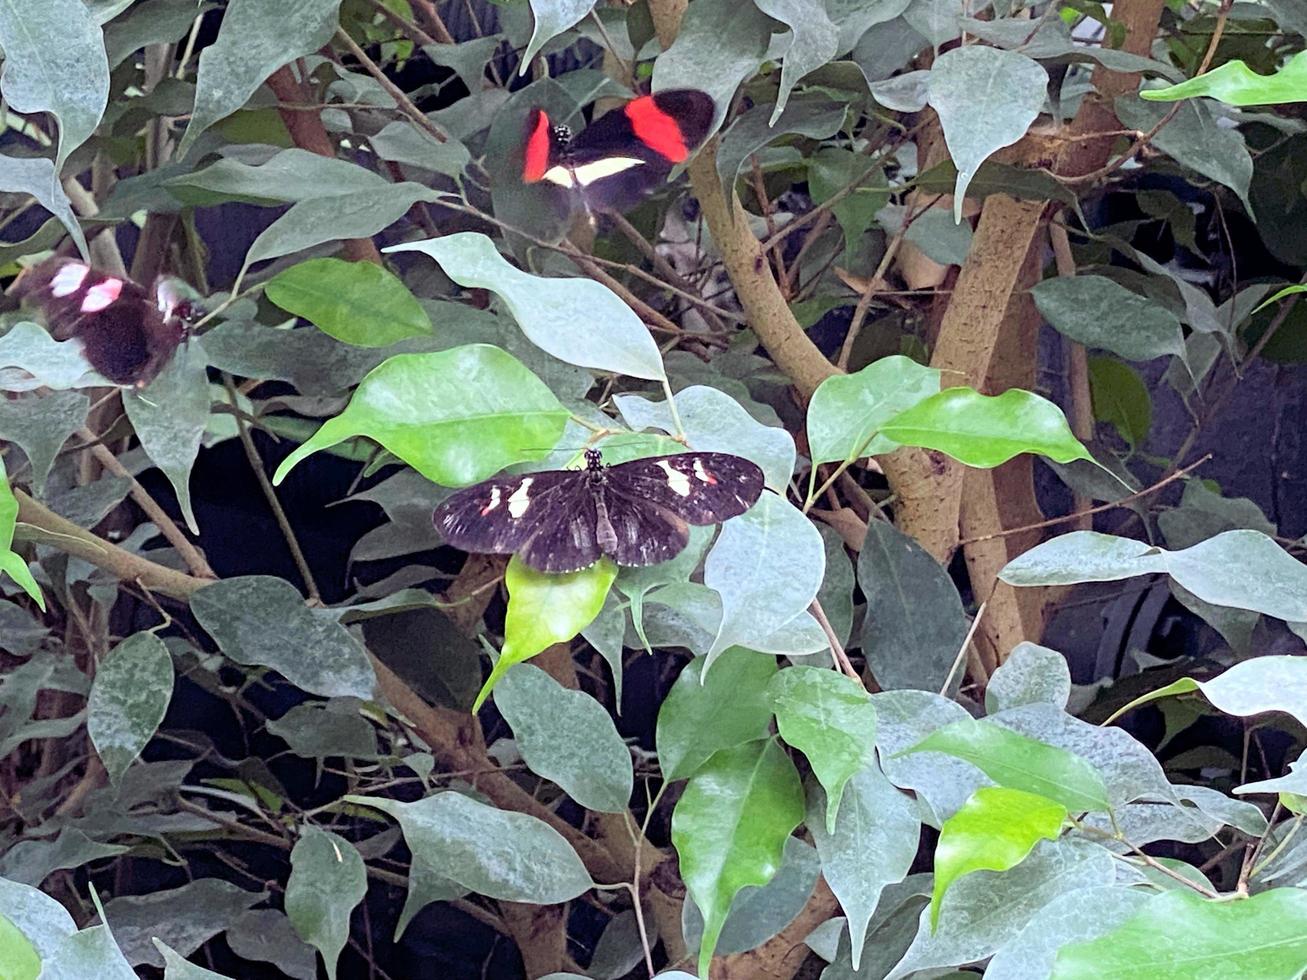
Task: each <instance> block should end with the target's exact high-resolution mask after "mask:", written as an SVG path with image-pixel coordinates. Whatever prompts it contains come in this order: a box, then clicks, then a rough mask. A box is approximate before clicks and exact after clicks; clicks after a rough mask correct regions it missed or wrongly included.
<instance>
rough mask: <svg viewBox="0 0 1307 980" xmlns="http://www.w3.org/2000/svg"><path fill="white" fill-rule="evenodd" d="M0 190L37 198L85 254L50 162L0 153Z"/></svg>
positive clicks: (17, 0)
mask: <svg viewBox="0 0 1307 980" xmlns="http://www.w3.org/2000/svg"><path fill="white" fill-rule="evenodd" d="M72 2H77V0H72ZM20 4H21V0H9V2H8V4H7V6H8V7H10V8H13V7H17V6H19V5H20ZM0 191H10V192H12V193H16V194H30V195H32V197H34V198H36V203H37V204H39V205H41V207H43V208H45V209H46V210H47V211H49V212H50V213H51V214H52V215H54V216H55V217H56V218H58V219H59V221H60V222H61V223H62V224H63V226H64V227H65V228H67V229H68V234H69V235H71V236H72V238H73V241H74V242H76V243H77V247H78V249H79V250H81V253H82V254H83V255H86V254H87V248H86V236H85V235H84V234H83V233H82V226H81V225H79V224H78V223H77V218H76V216H75V215H74V214H73V205H72V202H71V201H69V200H68V195H67V194H66V193H65V192H64V189H63V185H62V184H60V183H59V177H58V175H57V174H56V173H55V169H54V161H53V160H47V159H46V158H45V157H11V156H6V155H4V154H0ZM42 333H44V331H42ZM48 336H49V335H48V334H47V337H48ZM85 369H86V363H85V361H83V362H82V370H83V371H84V370H85Z"/></svg>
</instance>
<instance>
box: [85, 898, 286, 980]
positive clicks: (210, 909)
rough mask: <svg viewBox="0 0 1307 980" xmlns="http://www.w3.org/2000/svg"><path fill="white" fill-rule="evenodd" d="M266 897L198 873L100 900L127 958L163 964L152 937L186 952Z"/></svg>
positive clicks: (137, 963) (154, 964)
mask: <svg viewBox="0 0 1307 980" xmlns="http://www.w3.org/2000/svg"><path fill="white" fill-rule="evenodd" d="M267 897H268V894H267V892H251V891H246V890H245V889H243V888H237V887H236V886H235V885H233V884H231V883H230V882H227V881H222V880H221V879H219V878H198V879H196V880H195V881H192V882H190V883H189V884H186V885H182V886H181V887H180V888H171V889H167V890H163V891H157V892H154V893H152V894H149V895H126V896H122V897H119V898H115V899H114V900H113V901H111V902H109V903H108V904H106V905H105V907H104V917H105V921H106V922H107V923H108V925H109V928H111V929H112V930H113V935H114V939H116V940H117V941H118V946H119V947H120V948H121V949H122V951H123V955H124V956H125V957H126V958H127V960H128V962H130V963H131V964H132V965H133V966H140V965H141V964H142V963H148V964H150V965H151V966H163V957H162V956H160V955H159V951H158V950H157V949H155V948H154V944H153V943H151V942H150V940H151V939H153V938H156V937H157V938H159V939H162V940H163V941H164V942H166V943H167V944H168V945H169V946H171V947H172V948H173V949H175V950H177V951H178V952H180V953H182V955H184V956H190V955H191V954H192V953H193V952H195V951H196V950H197V949H199V948H200V947H201V946H202V945H204V944H205V943H206V942H208V941H209V940H210V939H212V938H213V937H214V936H216V935H218V933H220V932H222V931H223V930H224V929H226V928H227V926H229V925H230V924H231V923H232V922H233V921H234V920H235V919H236V917H237V916H239V915H242V914H243V913H244V912H246V911H247V910H248V909H249V908H250V907H251V906H253V905H257V904H258V903H259V902H262V901H263V900H264V899H266V898H267Z"/></svg>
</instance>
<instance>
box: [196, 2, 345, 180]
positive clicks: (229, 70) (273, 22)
mask: <svg viewBox="0 0 1307 980" xmlns="http://www.w3.org/2000/svg"><path fill="white" fill-rule="evenodd" d="M339 7H340V0H287V2H285V3H277V4H268V3H264V2H263V0H231V2H230V3H228V4H227V10H226V13H224V15H223V18H222V24H221V25H220V26H219V28H218V37H217V39H216V40H215V41H213V43H211V44H209V45H208V46H207V47H205V48H204V50H203V51H201V52H200V67H199V73H198V75H197V77H196V79H195V109H194V111H193V112H192V113H191V121H190V125H188V126H187V127H186V132H185V134H183V136H182V139H181V143H180V145H179V146H178V147H177V154H178V156H185V154H186V151H187V150H189V149H190V148H191V145H192V144H193V143H194V142H195V141H196V139H198V138H199V135H200V134H201V133H202V132H204V131H205V130H206V129H208V128H209V127H210V126H212V125H213V124H214V123H216V122H217V121H218V120H219V119H222V118H224V117H225V116H229V115H231V114H232V113H233V112H235V111H236V110H237V109H239V108H240V107H241V106H243V105H244V104H245V103H246V102H247V101H248V100H249V98H250V96H252V95H253V94H254V93H255V91H256V90H257V89H258V88H259V86H260V85H262V84H263V82H264V80H265V79H267V77H268V76H269V75H271V74H272V73H273V72H274V71H276V70H277V69H278V68H280V67H282V66H283V65H287V64H290V63H291V62H292V61H294V60H295V59H296V58H302V57H304V56H305V55H308V54H312V53H313V52H315V51H317V50H318V49H319V48H320V47H322V46H323V45H324V44H327V43H328V42H329V41H330V40H331V37H332V35H333V34H335V32H336V23H337V21H336V18H337V12H338V8H339Z"/></svg>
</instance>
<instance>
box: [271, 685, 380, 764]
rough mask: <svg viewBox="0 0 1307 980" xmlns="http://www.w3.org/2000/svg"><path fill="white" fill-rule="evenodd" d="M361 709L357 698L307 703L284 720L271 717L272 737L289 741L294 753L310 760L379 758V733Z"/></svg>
mask: <svg viewBox="0 0 1307 980" xmlns="http://www.w3.org/2000/svg"><path fill="white" fill-rule="evenodd" d="M359 706H360V702H359V701H358V700H357V699H355V698H333V699H332V700H330V701H328V702H326V703H325V704H322V703H319V702H316V701H305V702H303V703H302V704H297V705H295V706H294V707H293V708H291V709H289V710H288V711H287V712H286V713H285V714H283V715H282V716H281V717H280V718H269V719H268V721H267V728H268V734H270V735H276V736H277V737H278V738H281V739H285V741H286V744H287V745H288V746H289V747H290V750H291V751H292V752H294V753H295V754H296V755H299V756H303V757H304V758H306V759H325V758H327V757H329V756H341V757H342V758H346V759H375V758H377V734H376V730H375V729H374V728H373V727H372V723H371V722H369V721H368V720H367V719H366V718H364V717H363V716H362V715H361V714H360V713H359Z"/></svg>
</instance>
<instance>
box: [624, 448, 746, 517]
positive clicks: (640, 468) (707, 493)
mask: <svg viewBox="0 0 1307 980" xmlns="http://www.w3.org/2000/svg"><path fill="white" fill-rule="evenodd" d="M607 477H608V480H607V484H608V486H609V487H611V488H614V489H616V490H617V491H618V492H620V493H622V494H623V495H625V496H628V497H632V498H635V499H636V500H643V501H649V502H650V503H652V504H657V505H658V506H660V507H663V508H665V509H667V510H669V511H671V512H672V513H673V514H675V515H677V516H678V517H680V518H681V519H682V520H684V521H685V522H686V523H687V524H720V523H721V522H722V521H725V520H729V519H730V518H732V517H738V516H739V515H740V514H743V513H744V512H745V511H746V510H748V509H749V508H750V507H752V506H753V505H754V503H755V502H756V501H757V500H758V496H759V494H761V493H762V487H763V473H762V470H761V469H759V468H758V466H757V464H755V463H752V462H750V461H749V460H747V459H745V458H744V457H742V456H732V455H730V454H729V453H682V454H681V455H679V456H656V457H651V458H649V459H636V460H632V461H631V462H629V463H620V464H618V465H617V466H613V467H610V468H609V469H608V472H607Z"/></svg>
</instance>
